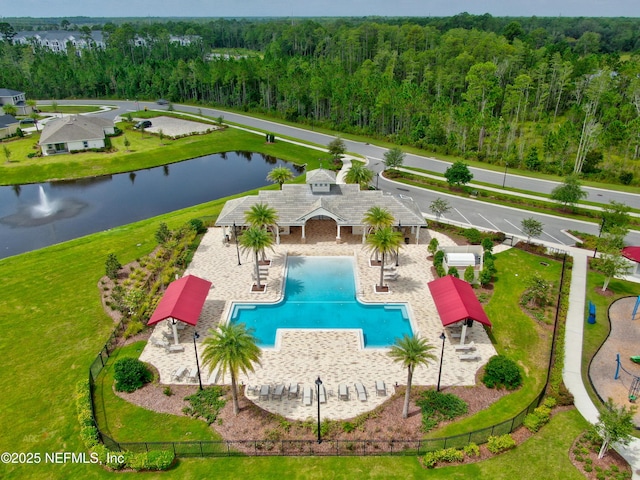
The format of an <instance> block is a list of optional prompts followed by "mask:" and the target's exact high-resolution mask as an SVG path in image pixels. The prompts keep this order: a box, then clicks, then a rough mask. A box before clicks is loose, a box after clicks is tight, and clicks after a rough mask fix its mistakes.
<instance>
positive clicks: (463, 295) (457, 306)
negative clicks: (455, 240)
mask: <svg viewBox="0 0 640 480" xmlns="http://www.w3.org/2000/svg"><path fill="white" fill-rule="evenodd" d="M428 285H429V291H430V292H431V296H432V297H433V301H434V302H435V304H436V309H437V310H438V315H440V321H442V326H443V327H448V326H449V325H453V324H454V323H458V322H464V323H463V326H462V334H461V336H460V344H461V345H462V344H464V337H465V333H466V328H467V321H468V320H475V321H477V322H480V323H482V324H483V325H487V326H488V327H491V322H490V321H489V318H488V317H487V314H486V313H484V309H483V308H482V305H481V304H480V301H479V300H478V299H477V298H476V294H475V293H473V288H471V285H469V284H468V283H467V282H465V281H464V280H460V279H459V278H456V277H454V276H452V275H447V276H446V277H442V278H439V279H437V280H434V281H433V282H429V284H428Z"/></svg>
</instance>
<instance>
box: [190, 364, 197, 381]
mask: <svg viewBox="0 0 640 480" xmlns="http://www.w3.org/2000/svg"><path fill="white" fill-rule="evenodd" d="M189 380H190V381H192V382H195V381H196V380H198V367H191V370H189Z"/></svg>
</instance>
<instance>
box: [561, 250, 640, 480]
mask: <svg viewBox="0 0 640 480" xmlns="http://www.w3.org/2000/svg"><path fill="white" fill-rule="evenodd" d="M567 250H568V251H569V254H570V255H571V256H572V257H573V271H572V274H571V291H570V293H569V311H568V313H567V325H566V332H565V338H564V344H565V356H564V369H563V372H562V378H563V379H564V383H565V385H566V386H567V388H568V389H569V391H570V392H571V394H572V395H573V398H574V403H575V406H576V408H577V409H578V411H579V412H580V413H581V414H582V416H583V417H584V418H585V419H586V420H587V421H588V422H590V423H596V422H597V421H598V416H599V412H598V409H597V408H596V406H595V405H594V404H593V402H592V401H591V397H589V394H588V393H587V389H586V388H585V386H584V383H583V381H582V342H583V330H584V322H585V317H584V313H585V310H584V306H585V293H586V288H587V261H588V254H587V252H586V251H585V250H581V249H578V248H569V249H567ZM615 448H616V450H617V451H618V453H620V455H622V456H623V457H624V459H625V460H626V461H627V462H629V465H631V469H632V471H633V478H634V479H636V480H639V479H640V439H638V438H634V439H633V440H632V441H631V443H630V444H629V445H627V446H624V445H617V446H616V447H615Z"/></svg>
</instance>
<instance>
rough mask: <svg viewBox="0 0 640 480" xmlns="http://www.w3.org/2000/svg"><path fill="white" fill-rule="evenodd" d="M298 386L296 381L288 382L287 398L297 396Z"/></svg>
mask: <svg viewBox="0 0 640 480" xmlns="http://www.w3.org/2000/svg"><path fill="white" fill-rule="evenodd" d="M299 389H300V387H299V386H298V384H297V383H290V384H289V390H288V393H287V398H298V391H299Z"/></svg>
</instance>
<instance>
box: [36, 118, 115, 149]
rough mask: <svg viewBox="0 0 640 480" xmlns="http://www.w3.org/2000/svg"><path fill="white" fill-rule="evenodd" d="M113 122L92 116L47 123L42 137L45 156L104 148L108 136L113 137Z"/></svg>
mask: <svg viewBox="0 0 640 480" xmlns="http://www.w3.org/2000/svg"><path fill="white" fill-rule="evenodd" d="M114 133H115V127H114V124H113V121H112V120H108V119H106V118H102V117H95V116H90V115H71V116H67V117H61V118H56V119H54V120H51V121H50V122H48V123H46V124H45V126H44V128H43V129H42V135H41V136H40V144H39V145H40V148H41V149H42V154H43V155H54V154H56V153H69V152H79V151H82V150H90V149H94V148H104V147H105V146H106V143H105V138H106V136H107V135H113V134H114Z"/></svg>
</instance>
